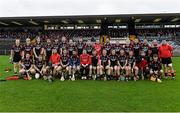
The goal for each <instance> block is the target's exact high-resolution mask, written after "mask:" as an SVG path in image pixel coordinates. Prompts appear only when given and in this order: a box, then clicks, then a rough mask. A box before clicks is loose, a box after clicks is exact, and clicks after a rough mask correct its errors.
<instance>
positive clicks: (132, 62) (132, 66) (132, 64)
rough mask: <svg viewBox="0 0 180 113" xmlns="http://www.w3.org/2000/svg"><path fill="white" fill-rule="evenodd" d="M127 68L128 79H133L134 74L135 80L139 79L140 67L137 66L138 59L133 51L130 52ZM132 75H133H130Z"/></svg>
mask: <svg viewBox="0 0 180 113" xmlns="http://www.w3.org/2000/svg"><path fill="white" fill-rule="evenodd" d="M127 66H128V67H127V68H128V75H126V78H125V79H126V81H128V80H129V79H131V77H132V75H133V74H134V75H133V77H134V81H136V80H138V79H139V77H138V67H137V66H136V59H135V57H134V56H133V51H130V52H129V57H128V58H127ZM130 75H131V76H130Z"/></svg>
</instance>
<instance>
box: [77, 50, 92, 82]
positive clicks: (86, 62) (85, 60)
mask: <svg viewBox="0 0 180 113" xmlns="http://www.w3.org/2000/svg"><path fill="white" fill-rule="evenodd" d="M80 64H81V67H80V71H81V76H82V79H87V77H88V74H89V66H90V64H91V57H90V55H89V54H87V52H86V50H85V49H84V50H83V54H81V55H80Z"/></svg>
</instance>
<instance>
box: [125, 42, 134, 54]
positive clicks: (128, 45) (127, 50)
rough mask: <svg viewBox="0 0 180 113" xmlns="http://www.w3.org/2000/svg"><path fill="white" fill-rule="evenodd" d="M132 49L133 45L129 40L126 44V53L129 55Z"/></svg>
mask: <svg viewBox="0 0 180 113" xmlns="http://www.w3.org/2000/svg"><path fill="white" fill-rule="evenodd" d="M131 50H132V47H131V45H130V44H129V43H128V42H127V43H126V45H125V46H124V51H125V53H126V55H129V52H130V51H131Z"/></svg>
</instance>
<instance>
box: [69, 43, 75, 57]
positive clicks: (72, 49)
mask: <svg viewBox="0 0 180 113" xmlns="http://www.w3.org/2000/svg"><path fill="white" fill-rule="evenodd" d="M75 50H76V47H75V46H74V45H69V46H68V53H69V56H72V55H73V51H75Z"/></svg>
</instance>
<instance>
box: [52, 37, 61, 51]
mask: <svg viewBox="0 0 180 113" xmlns="http://www.w3.org/2000/svg"><path fill="white" fill-rule="evenodd" d="M53 49H56V50H57V53H58V54H60V52H61V49H60V44H59V40H58V39H55V40H54V44H53Z"/></svg>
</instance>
